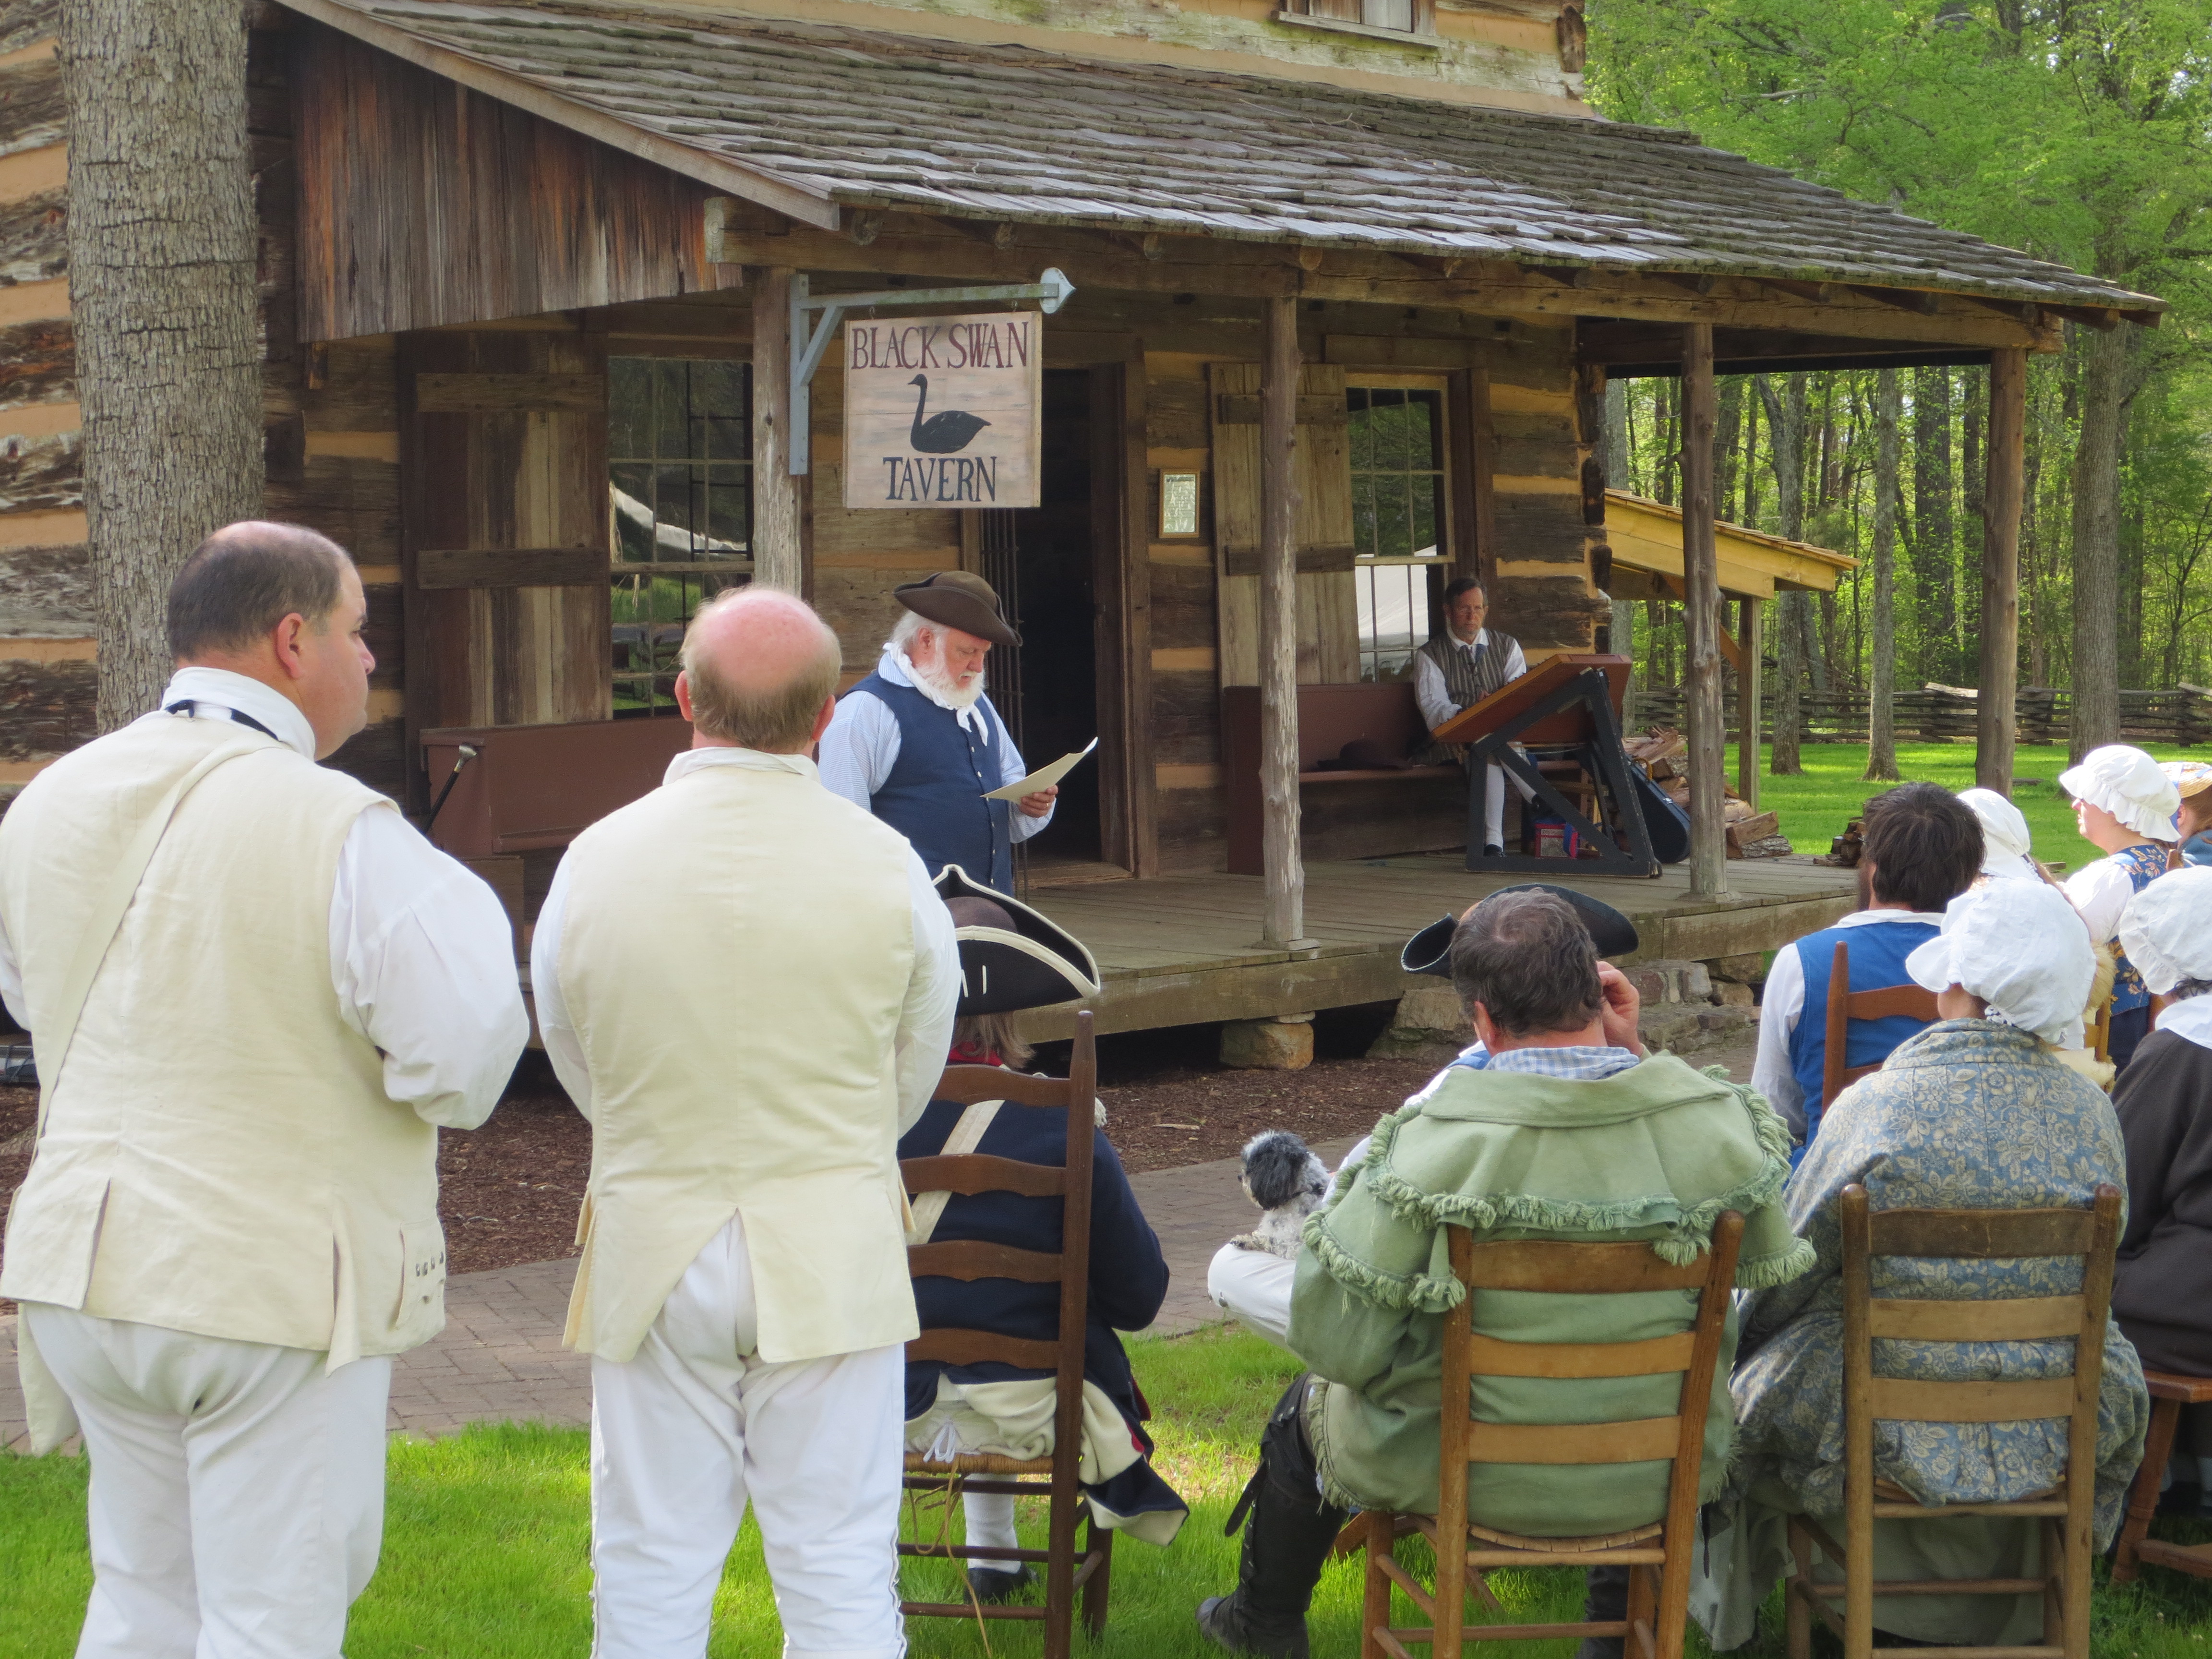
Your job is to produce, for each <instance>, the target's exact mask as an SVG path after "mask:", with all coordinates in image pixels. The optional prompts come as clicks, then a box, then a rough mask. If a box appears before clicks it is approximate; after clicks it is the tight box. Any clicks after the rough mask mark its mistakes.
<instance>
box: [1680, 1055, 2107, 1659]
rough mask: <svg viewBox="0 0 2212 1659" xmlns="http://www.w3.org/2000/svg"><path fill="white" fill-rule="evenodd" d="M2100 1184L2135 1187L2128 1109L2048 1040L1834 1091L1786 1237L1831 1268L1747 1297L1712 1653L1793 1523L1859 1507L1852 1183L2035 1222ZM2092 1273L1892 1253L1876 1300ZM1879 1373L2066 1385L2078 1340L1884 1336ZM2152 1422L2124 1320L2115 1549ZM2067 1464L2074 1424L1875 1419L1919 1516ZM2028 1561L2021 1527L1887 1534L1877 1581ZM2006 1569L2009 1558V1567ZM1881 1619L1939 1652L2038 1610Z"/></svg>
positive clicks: (1998, 1524) (1911, 1612)
mask: <svg viewBox="0 0 2212 1659" xmlns="http://www.w3.org/2000/svg"><path fill="white" fill-rule="evenodd" d="M1854 1182H1856V1183H1857V1184H1859V1185H1861V1186H1863V1187H1864V1188H1866V1189H1867V1194H1868V1196H1869V1200H1871V1201H1872V1203H1873V1206H1874V1207H1875V1209H1877V1210H1890V1209H1923V1208H1924V1209H1996V1208H2005V1209H2027V1208H2042V1207H2058V1206H2087V1204H2089V1203H2090V1202H2091V1201H2092V1200H2093V1198H2094V1195H2095V1192H2096V1188H2097V1187H2098V1186H2099V1185H2100V1183H2102V1182H2111V1183H2112V1185H2113V1186H2115V1187H2118V1188H2120V1189H2121V1190H2122V1191H2123V1192H2125V1191H2126V1189H2127V1164H2126V1155H2125V1152H2124V1149H2123V1146H2122V1143H2121V1139H2120V1131H2119V1124H2118V1120H2117V1119H2115V1117H2114V1116H2113V1115H2112V1103H2111V1102H2110V1101H2108V1100H2107V1099H2106V1097H2105V1096H2104V1094H2103V1093H2102V1091H2100V1090H2098V1089H2097V1088H2096V1087H2095V1086H2094V1085H2092V1084H2090V1083H2088V1082H2087V1081H2086V1080H2084V1079H2082V1078H2081V1077H2080V1076H2078V1075H2077V1074H2076V1073H2074V1072H2072V1071H2069V1069H2068V1068H2067V1067H2066V1066H2064V1065H2063V1064H2061V1063H2060V1062H2059V1061H2058V1060H2057V1059H2056V1058H2055V1057H2054V1055H2053V1054H2052V1051H2051V1049H2050V1048H2048V1047H2047V1046H2046V1045H2045V1044H2043V1043H2042V1042H2039V1040H2038V1039H2037V1038H2036V1037H2035V1036H2033V1035H2032V1034H2031V1033H2029V1032H2026V1031H2022V1030H2017V1029H2015V1028H2014V1027H2012V1026H2009V1025H2005V1024H2000V1023H1998V1022H1996V1021H1992V1020H1979V1019H1966V1020H1945V1021H1942V1022H1941V1023H1939V1024H1935V1025H1931V1026H1929V1027H1928V1028H1927V1029H1926V1030H1923V1031H1922V1032H1920V1033H1919V1034H1918V1035H1917V1036H1913V1037H1911V1038H1909V1039H1908V1040H1907V1041H1906V1042H1905V1043H1904V1044H1902V1045H1901V1046H1900V1047H1899V1048H1897V1049H1896V1050H1895V1051H1894V1052H1893V1054H1891V1055H1890V1057H1889V1059H1888V1060H1887V1063H1886V1064H1885V1065H1884V1066H1883V1067H1882V1069H1881V1071H1879V1072H1877V1073H1874V1074H1873V1075H1872V1076H1870V1077H1868V1078H1865V1079H1862V1080H1861V1081H1859V1082H1858V1083H1856V1084H1854V1085H1851V1087H1850V1088H1849V1089H1847V1090H1845V1091H1844V1093H1843V1094H1842V1095H1841V1096H1839V1097H1838V1098H1837V1100H1836V1102H1835V1103H1834V1105H1833V1106H1832V1108H1831V1109H1830V1110H1829V1112H1828V1115H1826V1118H1825V1119H1824V1120H1823V1121H1822V1122H1821V1126H1820V1136H1819V1138H1818V1139H1816V1140H1814V1143H1813V1145H1812V1146H1811V1147H1810V1148H1808V1151H1807V1152H1806V1156H1805V1159H1804V1162H1803V1164H1802V1165H1801V1166H1800V1167H1799V1169H1798V1170H1797V1171H1796V1174H1795V1175H1794V1176H1791V1178H1790V1184H1789V1186H1788V1188H1785V1189H1784V1194H1783V1202H1784V1208H1785V1211H1786V1212H1787V1214H1788V1217H1789V1220H1790V1226H1791V1228H1792V1230H1793V1231H1796V1234H1797V1235H1798V1237H1801V1238H1803V1239H1805V1240H1806V1241H1807V1242H1808V1243H1810V1244H1811V1245H1812V1246H1813V1249H1814V1255H1815V1257H1816V1265H1815V1266H1814V1268H1813V1270H1812V1271H1811V1272H1810V1273H1807V1274H1806V1275H1805V1276H1804V1277H1802V1278H1801V1279H1794V1280H1792V1281H1790V1282H1789V1283H1787V1284H1784V1285H1775V1286H1773V1287H1772V1288H1771V1289H1766V1290H1761V1291H1753V1292H1752V1293H1750V1294H1749V1295H1748V1296H1747V1297H1746V1298H1745V1301H1744V1303H1743V1304H1742V1309H1741V1311H1742V1316H1743V1358H1741V1359H1740V1360H1739V1361H1738V1363H1737V1365H1736V1369H1735V1375H1734V1376H1733V1378H1732V1380H1731V1383H1730V1389H1731V1392H1732V1393H1733V1394H1734V1395H1735V1404H1736V1419H1737V1428H1736V1456H1735V1462H1734V1464H1733V1466H1732V1468H1731V1472H1730V1482H1729V1486H1730V1492H1731V1494H1732V1496H1733V1497H1734V1498H1735V1499H1736V1500H1737V1502H1736V1504H1735V1506H1734V1510H1733V1520H1734V1521H1735V1523H1736V1530H1735V1534H1734V1535H1733V1536H1732V1537H1729V1538H1727V1539H1725V1540H1724V1541H1722V1542H1721V1543H1720V1544H1717V1546H1716V1547H1715V1548H1714V1550H1713V1552H1712V1554H1713V1558H1714V1559H1713V1561H1712V1566H1713V1569H1714V1571H1713V1572H1712V1573H1711V1575H1710V1577H1709V1582H1708V1583H1707V1585H1706V1586H1705V1595H1703V1596H1701V1598H1700V1601H1701V1606H1700V1609H1699V1610H1700V1615H1701V1616H1700V1622H1703V1623H1705V1624H1706V1627H1707V1629H1708V1631H1709V1632H1711V1634H1712V1636H1713V1638H1714V1645H1715V1646H1716V1647H1721V1646H1723V1645H1735V1644H1736V1643H1737V1642H1741V1641H1742V1640H1744V1639H1747V1638H1748V1636H1749V1634H1750V1617H1751V1611H1752V1609H1753V1608H1755V1607H1757V1606H1758V1604H1759V1601H1760V1600H1763V1599H1764V1597H1765V1594H1766V1592H1767V1589H1769V1588H1770V1587H1771V1584H1772V1583H1773V1582H1774V1579H1775V1578H1776V1577H1778V1576H1779V1574H1780V1573H1781V1571H1783V1546H1782V1534H1783V1528H1782V1526H1781V1524H1780V1517H1781V1516H1783V1515H1785V1514H1788V1513H1790V1512H1802V1513H1809V1514H1813V1515H1815V1516H1840V1515H1841V1513H1842V1510H1843V1505H1844V1470H1843V1463H1844V1354H1843V1279H1842V1275H1843V1236H1842V1223H1841V1214H1840V1208H1839V1206H1840V1200H1841V1198H1842V1195H1843V1191H1844V1188H1846V1187H1848V1186H1850V1185H1852V1184H1853V1183H1854ZM1874 1289H1875V1294H1876V1295H1877V1296H1891V1297H1935V1298H1937V1299H1940V1300H1954V1301H1972V1300H1981V1299H1999V1298H2010V1297H2046V1296H2069V1295H2072V1294H2075V1292H2077V1291H2080V1289H2081V1269H2080V1266H2079V1264H2078V1262H2076V1261H2072V1260H2069V1259H2068V1258H2064V1257H2058V1258H2052V1259H2049V1260H2036V1259H2026V1260H2017V1261H1958V1260H1944V1259H1932V1260H1923V1259H1916V1258H1906V1257H1894V1256H1886V1257H1881V1258H1879V1259H1878V1260H1877V1261H1876V1262H1875V1272H1874ZM1874 1363H1875V1370H1876V1371H1877V1372H1878V1373H1879V1374H1881V1375H1882V1376H1899V1377H1917V1378H1926V1379H1929V1380H1934V1381H1964V1380H1973V1379H1993V1378H2000V1377H2002V1378H2006V1379H2028V1378H2035V1377H2042V1376H2063V1375H2065V1374H2066V1373H2068V1372H2069V1370H2071V1368H2072V1364H2073V1344H2072V1343H2071V1342H2070V1341H2052V1342H1988V1343H1948V1342H1906V1341H1893V1340H1883V1341H1879V1342H1877V1343H1875V1351H1874ZM2148 1421H2149V1401H2148V1395H2146V1393H2145V1391H2144V1388H2143V1380H2142V1364H2141V1363H2140V1362H2139V1361H2138V1359H2137V1358H2136V1352H2135V1350H2134V1348H2132V1347H2131V1346H2129V1343H2128V1340H2127V1339H2126V1338H2125V1337H2124V1336H2123V1335H2122V1334H2120V1330H2119V1328H2118V1325H2117V1324H2112V1325H2108V1326H2107V1328H2106V1336H2105V1364H2104V1377H2103V1386H2102V1389H2101V1390H2100V1399H2099V1413H2098V1432H2097V1460H2098V1462H2097V1471H2096V1530H2097V1539H2098V1543H2099V1546H2100V1547H2103V1545H2104V1544H2106V1542H2108V1541H2110V1540H2111V1538H2112V1534H2113V1533H2114V1531H2115V1529H2116V1528H2118V1525H2119V1521H2120V1513H2121V1509H2122V1506H2123V1504H2124V1501H2125V1498H2126V1492H2127V1485H2128V1482H2129V1480H2130V1478H2131V1477H2132V1476H2133V1475H2134V1474H2135V1468H2136V1462H2138V1460H2139V1459H2140V1458H2141V1456H2142V1442H2143V1431H2144V1429H2145V1427H2146V1425H2148ZM2065 1458H2066V1424H2065V1421H2064V1420H2063V1419H2054V1420H2051V1421H2049V1422H2027V1423H1972V1424H1945V1423H1897V1422H1879V1421H1878V1422H1876V1423H1875V1473H1876V1474H1877V1475H1879V1476H1881V1477H1885V1478H1887V1479H1888V1480H1893V1481H1894V1482H1896V1483H1897V1485H1899V1486H1902V1487H1904V1488H1905V1490H1906V1491H1907V1492H1911V1494H1912V1495H1913V1496H1914V1497H1915V1498H1918V1499H1919V1500H1920V1501H1921V1502H1922V1503H1923V1504H1947V1503H1971V1502H2008V1501H2011V1500H2014V1499H2017V1498H2026V1497H2028V1496H2029V1495H2031V1494H2032V1493H2034V1492H2042V1491H2045V1490H2046V1489H2048V1488H2049V1487H2050V1486H2052V1485H2054V1484H2055V1483H2056V1482H2057V1480H2058V1478H2059V1476H2060V1474H2061V1473H2062V1471H2063V1468H2064V1467H2065ZM1838 1524H1839V1523H1838ZM1834 1529H1835V1528H1833V1527H1832V1528H1831V1530H1832V1531H1833V1530H1834ZM2034 1548H2035V1546H2034V1541H2033V1536H2032V1534H2031V1533H2030V1531H2029V1528H2027V1524H2026V1523H2022V1522H2004V1521H1982V1522H1976V1521H1973V1520H1971V1519H1960V1520H1952V1521H1936V1520H1929V1521H1900V1522H1877V1523H1876V1548H1875V1553H1876V1557H1877V1559H1878V1561H1879V1562H1880V1564H1881V1577H1898V1578H1912V1577H1933V1576H1942V1577H1953V1576H1968V1574H1969V1573H1972V1574H1974V1576H1978V1571H1976V1563H1977V1562H1978V1561H1979V1562H1987V1563H1990V1567H1989V1568H1988V1569H1986V1570H1988V1571H1994V1572H1996V1573H1997V1576H2003V1577H2014V1576H2033V1575H2032V1572H2030V1571H2028V1569H2029V1568H2030V1567H2031V1566H2032V1563H2033V1553H2034ZM1998 1562H2009V1563H2013V1564H2015V1565H2014V1566H2013V1567H2012V1568H2010V1569H2007V1570H2003V1571H1997V1569H1996V1563H1998ZM1961 1569H1965V1571H1961ZM1824 1576H1825V1574H1824ZM2040 1623H2041V1613H2040V1608H2039V1598H2035V1597H2021V1598H2018V1601H2017V1602H2015V1601H2008V1599H2007V1598H2004V1597H1984V1596H1957V1597H1950V1596H1914V1597H1911V1598H1905V1597H1898V1598H1887V1599H1885V1600H1882V1601H1877V1602H1876V1603H1875V1624H1876V1625H1877V1626H1879V1627H1880V1628H1881V1629H1883V1630H1886V1631H1889V1632H1893V1633H1894V1634H1897V1635H1900V1636H1910V1637H1916V1638H1919V1639H1922V1640H1924V1641H1948V1642H1961V1641H1963V1642H1969V1643H1975V1644H2000V1643H2011V1642H2016V1641H2020V1640H2023V1639H2027V1640H2033V1639H2034V1632H2035V1631H2036V1630H2038V1629H2039V1626H2040Z"/></svg>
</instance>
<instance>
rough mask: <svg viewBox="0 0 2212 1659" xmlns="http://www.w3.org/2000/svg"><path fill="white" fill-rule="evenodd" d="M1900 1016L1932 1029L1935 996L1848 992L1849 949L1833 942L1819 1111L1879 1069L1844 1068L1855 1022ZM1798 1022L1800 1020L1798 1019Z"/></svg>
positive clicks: (1897, 990)
mask: <svg viewBox="0 0 2212 1659" xmlns="http://www.w3.org/2000/svg"><path fill="white" fill-rule="evenodd" d="M1898 1014H1902V1015H1904V1016H1905V1018H1907V1019H1917V1020H1918V1021H1919V1022H1920V1023H1921V1024H1923V1025H1933V1024H1935V1023H1936V1021H1937V1020H1938V1019H1940V1018H1942V1015H1940V1014H1939V1013H1937V1012H1936V994H1935V993H1934V992H1933V991H1927V990H1923V989H1922V988H1921V987H1919V986H1917V985H1883V986H1880V987H1876V988H1875V989H1873V990H1870V991H1854V990H1852V989H1851V947H1850V945H1846V944H1844V942H1843V941H1842V940H1841V939H1838V940H1837V941H1836V954H1835V958H1834V963H1833V965H1832V967H1830V969H1828V1027H1827V1030H1828V1040H1827V1044H1826V1051H1825V1053H1824V1054H1823V1055H1822V1058H1821V1064H1820V1109H1821V1110H1822V1111H1824V1112H1825V1111H1826V1110H1827V1109H1828V1108H1830V1107H1831V1106H1832V1105H1834V1104H1835V1103H1836V1097H1837V1096H1838V1095H1839V1094H1841V1093H1843V1091H1844V1090H1845V1089H1847V1088H1849V1087H1850V1085H1852V1084H1854V1083H1857V1081H1858V1080H1859V1079H1861V1078H1863V1077H1865V1076H1867V1075H1869V1073H1875V1072H1879V1071H1880V1070H1881V1061H1880V1060H1876V1061H1875V1063H1874V1064H1873V1065H1871V1066H1846V1065H1844V1049H1845V1047H1846V1045H1847V1044H1848V1043H1849V1042H1850V1023H1851V1021H1853V1020H1855V1019H1888V1018H1891V1017H1893V1016H1894V1015H1898ZM1800 1018H1802V1015H1801V1016H1800Z"/></svg>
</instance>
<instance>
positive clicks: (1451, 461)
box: [1344, 367, 1458, 684]
mask: <svg viewBox="0 0 2212 1659" xmlns="http://www.w3.org/2000/svg"><path fill="white" fill-rule="evenodd" d="M1344 389H1345V392H1346V395H1347V396H1348V395H1349V394H1350V393H1352V392H1429V393H1431V394H1433V395H1434V396H1435V398H1436V400H1437V402H1436V418H1437V438H1436V442H1437V459H1438V465H1437V474H1436V477H1437V520H1436V522H1437V540H1436V548H1437V551H1436V552H1435V554H1434V555H1432V556H1430V557H1428V558H1420V557H1417V556H1413V555H1407V554H1400V555H1391V556H1376V555H1370V554H1364V553H1358V552H1355V553H1354V554H1353V556H1352V580H1354V581H1355V582H1359V581H1361V580H1363V578H1362V576H1361V574H1360V573H1361V572H1363V571H1371V570H1374V569H1376V568H1379V567H1383V566H1394V567H1401V568H1403V567H1412V568H1419V569H1422V570H1431V571H1433V570H1443V571H1444V572H1446V573H1449V572H1450V571H1451V570H1452V569H1453V568H1454V562H1453V557H1452V549H1453V548H1454V547H1455V546H1456V545H1457V544H1458V538H1457V531H1458V525H1457V523H1456V520H1455V495H1454V490H1453V484H1454V483H1455V473H1456V472H1457V470H1458V469H1457V466H1456V465H1455V455H1456V452H1455V447H1454V444H1455V439H1456V437H1457V433H1456V432H1455V429H1454V427H1453V424H1452V382H1451V376H1450V375H1449V374H1412V373H1407V372H1403V371H1398V370H1390V369H1375V370H1371V371H1370V370H1363V369H1358V368H1349V367H1347V368H1346V370H1345V372H1344ZM1352 471H1353V476H1355V477H1356V475H1357V469H1353V470H1352ZM1349 482H1350V480H1349V479H1347V483H1349ZM1353 494H1354V497H1355V499H1356V498H1357V494H1358V492H1357V489H1356V488H1355V489H1354V491H1353ZM1364 580H1365V581H1366V582H1367V583H1368V584H1369V585H1370V592H1371V584H1372V582H1373V580H1374V579H1373V578H1372V577H1371V576H1370V577H1367V578H1365V579H1364ZM1449 580H1450V578H1449V574H1446V576H1445V577H1444V579H1443V581H1439V580H1437V579H1435V578H1434V577H1431V579H1430V580H1429V584H1428V588H1429V633H1428V638H1429V639H1434V638H1435V637H1436V630H1437V626H1438V624H1439V622H1440V620H1441V618H1440V616H1439V606H1440V605H1441V597H1440V596H1441V595H1442V593H1443V584H1444V581H1449ZM1354 603H1355V607H1356V605H1357V590H1355V599H1354ZM1368 639H1369V636H1368V635H1367V634H1366V632H1365V631H1364V629H1362V630H1361V631H1360V632H1359V634H1358V638H1357V640H1356V641H1355V643H1354V647H1353V649H1354V652H1355V653H1356V654H1357V656H1358V659H1359V666H1360V679H1361V683H1362V684H1376V683H1377V682H1375V681H1370V680H1368V679H1367V675H1366V671H1367V667H1368V665H1369V663H1370V661H1372V660H1373V659H1376V657H1377V656H1378V655H1379V652H1378V650H1377V649H1376V648H1374V647H1370V645H1369V643H1368ZM1425 642H1426V641H1422V643H1425ZM1413 649H1414V650H1415V652H1416V653H1418V652H1419V649H1420V645H1419V644H1416V645H1415V646H1414V647H1413ZM1408 677H1409V678H1410V675H1409V676H1408Z"/></svg>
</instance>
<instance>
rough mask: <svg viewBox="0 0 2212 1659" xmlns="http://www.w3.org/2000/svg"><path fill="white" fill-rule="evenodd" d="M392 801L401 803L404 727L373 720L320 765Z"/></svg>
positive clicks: (404, 778)
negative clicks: (364, 785)
mask: <svg viewBox="0 0 2212 1659" xmlns="http://www.w3.org/2000/svg"><path fill="white" fill-rule="evenodd" d="M323 764H324V765H325V766H327V767H329V768H330V769H331V770H332V771H335V772H343V773H345V774H346V775H348V776H349V777H355V778H358V779H360V780H361V781H362V782H363V783H365V784H367V785H368V787H370V788H372V789H374V790H375V791H376V792H377V793H379V794H382V795H389V796H391V797H392V799H394V800H402V799H404V793H403V792H404V789H405V787H406V782H407V723H406V722H405V721H404V720H376V721H374V722H372V723H371V724H370V725H368V726H366V727H364V728H363V729H362V730H361V731H359V732H356V733H354V735H353V736H352V737H350V738H347V739H346V741H345V746H344V747H343V748H342V749H340V750H338V752H337V754H335V755H333V756H331V757H330V758H329V759H328V760H326V761H325V762H324V763H323Z"/></svg>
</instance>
